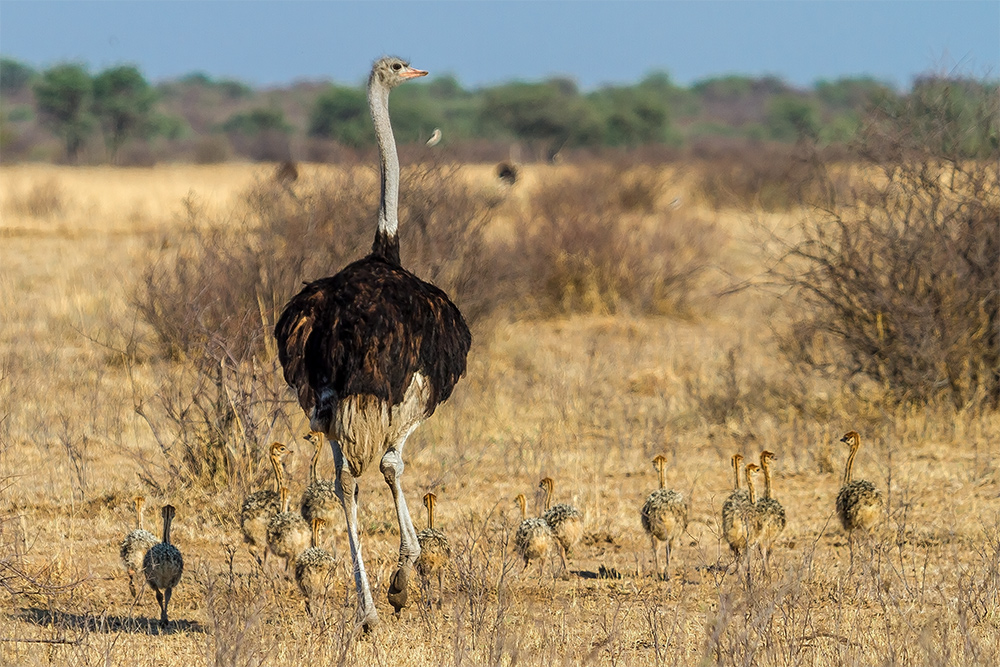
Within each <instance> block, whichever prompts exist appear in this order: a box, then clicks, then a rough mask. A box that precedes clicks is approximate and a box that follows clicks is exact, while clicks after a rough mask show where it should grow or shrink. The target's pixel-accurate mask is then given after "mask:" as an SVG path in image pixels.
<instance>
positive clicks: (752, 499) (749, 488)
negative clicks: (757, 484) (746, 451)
mask: <svg viewBox="0 0 1000 667" xmlns="http://www.w3.org/2000/svg"><path fill="white" fill-rule="evenodd" d="M747 493H749V494H750V504H751V505H752V504H754V503H755V502H757V496H756V495H755V494H754V492H753V476H752V475H751V474H750V471H747Z"/></svg>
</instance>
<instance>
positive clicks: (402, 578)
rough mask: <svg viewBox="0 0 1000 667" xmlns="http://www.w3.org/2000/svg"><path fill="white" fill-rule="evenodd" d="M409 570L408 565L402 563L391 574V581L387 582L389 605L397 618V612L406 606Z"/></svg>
mask: <svg viewBox="0 0 1000 667" xmlns="http://www.w3.org/2000/svg"><path fill="white" fill-rule="evenodd" d="M411 569H412V568H411V567H410V565H409V563H404V564H403V565H401V566H400V567H398V568H396V571H395V572H393V573H392V579H390V580H389V593H388V598H389V604H391V605H392V608H393V609H394V610H395V614H396V617H397V618H398V617H399V612H400V611H401V610H402V609H403V607H405V606H406V599H407V590H408V589H409V586H410V571H411Z"/></svg>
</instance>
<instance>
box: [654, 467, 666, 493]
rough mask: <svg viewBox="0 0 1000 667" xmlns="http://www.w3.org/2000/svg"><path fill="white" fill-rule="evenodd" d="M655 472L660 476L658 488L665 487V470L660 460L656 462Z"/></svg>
mask: <svg viewBox="0 0 1000 667" xmlns="http://www.w3.org/2000/svg"><path fill="white" fill-rule="evenodd" d="M656 473H657V474H658V475H659V476H660V488H661V489H665V488H667V471H666V469H665V468H664V467H663V462H662V461H661V462H658V463H657V464H656Z"/></svg>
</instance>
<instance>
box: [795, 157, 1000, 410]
mask: <svg viewBox="0 0 1000 667" xmlns="http://www.w3.org/2000/svg"><path fill="white" fill-rule="evenodd" d="M998 221H1000V185H998V179H997V172H996V168H995V163H994V164H989V163H985V162H977V161H948V160H941V159H939V158H937V157H934V156H931V155H925V156H924V157H923V158H922V159H918V160H915V161H908V162H904V163H893V164H889V165H886V166H885V167H884V168H880V169H877V170H874V169H873V171H872V173H871V176H870V177H869V178H868V180H867V183H866V187H864V188H863V189H861V190H859V191H857V192H855V193H854V194H853V195H852V196H851V197H850V199H849V200H848V201H847V202H845V203H844V204H842V205H840V206H838V207H837V208H836V209H834V210H831V211H827V212H826V213H824V214H818V215H815V216H813V217H811V218H809V219H807V220H806V221H805V222H804V224H803V227H802V231H803V234H804V238H803V240H802V241H801V242H800V243H798V244H796V245H795V246H794V247H792V248H791V249H790V250H789V253H788V256H787V259H788V260H789V261H787V262H786V263H785V264H784V265H783V267H782V271H783V273H782V279H783V280H784V281H786V282H787V284H789V285H791V286H793V287H795V288H796V289H797V290H798V292H799V293H800V294H801V295H802V297H803V299H804V303H805V307H803V308H802V309H801V310H800V312H801V316H800V317H799V318H798V321H797V323H796V328H795V332H794V334H793V335H792V336H791V337H790V338H789V339H788V340H787V341H786V347H787V349H788V350H789V351H790V352H791V353H792V354H793V356H794V358H796V359H799V360H803V361H806V362H807V363H808V364H810V365H812V366H814V367H829V366H830V365H832V366H833V368H834V369H835V370H836V371H838V372H840V373H846V374H862V375H865V376H868V377H870V378H872V379H874V380H876V381H877V382H879V383H880V384H883V385H884V386H886V387H887V388H888V389H890V390H891V391H892V392H893V393H895V394H896V395H898V396H899V397H900V398H901V399H909V400H916V401H927V400H929V399H931V398H934V397H936V396H947V397H948V398H950V399H951V400H953V401H954V402H955V404H956V405H964V404H967V403H969V402H970V401H977V400H980V399H982V398H987V397H988V398H989V401H990V403H991V404H992V405H993V406H996V405H997V403H998V401H1000V375H998V368H1000V315H998V312H1000V310H998V309H1000V292H998V286H1000V285H998V280H1000V279H998V276H1000V224H998ZM830 341H832V342H833V344H834V345H835V346H836V350H837V351H839V352H840V353H842V354H840V355H837V354H831V353H830V350H829V348H825V349H826V353H824V347H823V345H822V344H821V343H822V342H830Z"/></svg>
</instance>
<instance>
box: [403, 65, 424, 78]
mask: <svg viewBox="0 0 1000 667" xmlns="http://www.w3.org/2000/svg"><path fill="white" fill-rule="evenodd" d="M399 76H401V77H402V78H404V79H415V78H417V77H418V76H427V71H426V70H422V69H417V68H415V67H407V68H406V69H405V70H403V71H402V72H400V74H399Z"/></svg>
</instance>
